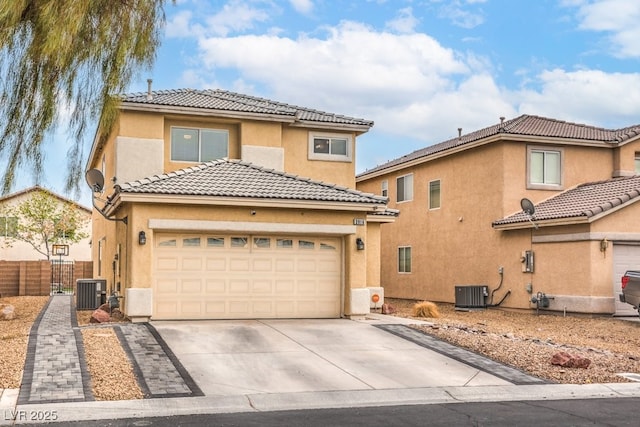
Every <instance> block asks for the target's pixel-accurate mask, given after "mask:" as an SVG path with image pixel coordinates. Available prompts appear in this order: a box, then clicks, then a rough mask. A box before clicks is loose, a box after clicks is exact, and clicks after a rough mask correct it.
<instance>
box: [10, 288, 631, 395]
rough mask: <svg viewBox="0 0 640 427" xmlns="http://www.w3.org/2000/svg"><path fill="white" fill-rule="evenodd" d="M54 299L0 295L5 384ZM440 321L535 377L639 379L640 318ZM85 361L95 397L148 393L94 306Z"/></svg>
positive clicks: (489, 316) (404, 307)
mask: <svg viewBox="0 0 640 427" xmlns="http://www.w3.org/2000/svg"><path fill="white" fill-rule="evenodd" d="M48 298H49V297H10V298H1V299H0V303H4V304H12V305H14V306H15V309H16V314H17V317H16V318H15V319H14V320H8V321H0V388H18V387H19V386H20V379H21V376H22V370H23V368H24V361H25V357H26V351H27V343H28V340H29V331H30V328H31V325H32V324H33V322H34V320H35V319H36V317H37V316H38V314H39V313H40V311H41V310H42V308H43V307H44V305H45V304H46V302H47V301H48ZM386 302H387V303H388V304H390V305H391V306H392V307H393V308H395V309H396V312H395V313H394V314H393V315H395V316H400V317H407V318H410V317H412V308H413V306H414V304H415V303H416V301H412V300H397V299H389V298H387V299H386ZM437 309H438V311H439V314H440V317H439V318H419V319H420V320H426V321H428V322H430V324H429V325H425V326H416V328H418V329H420V330H422V331H424V332H425V333H428V334H431V335H433V336H436V337H439V338H441V339H443V340H445V341H448V342H450V343H453V344H456V345H459V346H461V347H464V348H467V349H470V350H472V351H475V352H477V353H480V354H484V355H486V356H488V357H490V358H492V359H494V360H497V361H500V362H503V363H506V364H508V365H511V366H514V367H516V368H519V369H521V370H523V371H525V372H527V373H529V374H532V375H535V376H538V377H541V378H546V379H549V380H552V381H555V382H558V383H565V384H588V383H610V382H627V381H629V380H628V379H626V378H624V377H622V376H620V375H618V374H620V373H635V374H638V376H640V350H639V349H640V322H629V321H625V320H619V319H616V318H612V317H609V316H597V317H596V316H576V315H567V316H566V317H563V316H562V315H556V314H540V315H536V312H535V311H508V310H500V309H487V310H478V311H458V310H455V309H454V307H453V305H452V304H437ZM77 314H78V324H79V325H80V327H81V329H82V336H83V341H84V346H85V358H86V361H87V365H88V367H89V371H90V374H91V378H92V388H93V393H94V395H95V397H96V399H99V400H126V399H140V398H142V397H143V396H142V392H141V391H140V388H139V387H138V385H137V382H136V378H135V374H134V371H133V369H132V368H131V364H130V362H129V359H128V357H127V355H126V354H125V352H124V351H123V350H122V347H121V346H120V343H119V341H118V339H117V336H116V335H115V333H114V330H113V327H110V326H109V325H108V324H106V325H103V326H100V327H96V326H92V325H89V317H90V315H91V312H90V311H80V312H78V313H77ZM559 351H564V352H567V353H569V354H571V355H575V356H580V357H584V358H588V359H589V360H590V361H591V364H590V365H589V367H588V368H587V369H582V368H563V367H560V366H555V365H552V364H551V357H552V356H553V355H554V354H555V353H557V352H559Z"/></svg>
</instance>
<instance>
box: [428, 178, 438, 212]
mask: <svg viewBox="0 0 640 427" xmlns="http://www.w3.org/2000/svg"><path fill="white" fill-rule="evenodd" d="M439 208H440V180H439V179H438V180H436V181H430V182H429V209H439Z"/></svg>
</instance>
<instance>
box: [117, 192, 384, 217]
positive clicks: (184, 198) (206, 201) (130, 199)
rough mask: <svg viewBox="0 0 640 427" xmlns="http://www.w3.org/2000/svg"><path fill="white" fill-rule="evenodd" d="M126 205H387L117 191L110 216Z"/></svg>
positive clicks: (361, 208)
mask: <svg viewBox="0 0 640 427" xmlns="http://www.w3.org/2000/svg"><path fill="white" fill-rule="evenodd" d="M123 203H161V204H162V203H164V204H184V205H211V206H246V207H263V208H286V209H313V210H338V211H357V212H373V211H382V210H384V209H385V208H386V205H384V204H382V203H365V202H337V201H319V200H318V201H316V200H297V199H273V198H257V197H218V196H197V195H179V194H142V193H127V192H122V191H121V192H118V193H116V194H115V195H114V197H113V200H112V201H111V204H110V205H109V208H108V212H106V213H107V214H108V215H111V214H113V213H115V212H116V211H117V209H118V208H119V207H120V206H121V205H122V204H123Z"/></svg>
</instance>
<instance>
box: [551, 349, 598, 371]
mask: <svg viewBox="0 0 640 427" xmlns="http://www.w3.org/2000/svg"><path fill="white" fill-rule="evenodd" d="M551 364H552V365H557V366H562V367H563V368H582V369H587V368H588V367H589V365H591V360H589V359H587V358H586V357H580V356H575V355H572V354H569V353H567V352H566V351H559V352H557V353H555V354H554V355H553V356H551Z"/></svg>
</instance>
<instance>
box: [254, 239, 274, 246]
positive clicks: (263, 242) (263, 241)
mask: <svg viewBox="0 0 640 427" xmlns="http://www.w3.org/2000/svg"><path fill="white" fill-rule="evenodd" d="M253 247H254V248H262V249H268V248H270V247H271V239H270V238H268V237H254V238H253Z"/></svg>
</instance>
